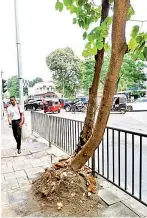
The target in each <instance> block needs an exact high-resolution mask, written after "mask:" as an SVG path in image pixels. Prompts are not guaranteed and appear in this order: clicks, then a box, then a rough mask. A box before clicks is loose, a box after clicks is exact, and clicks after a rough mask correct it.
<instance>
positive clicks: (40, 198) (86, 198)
mask: <svg viewBox="0 0 147 218" xmlns="http://www.w3.org/2000/svg"><path fill="white" fill-rule="evenodd" d="M69 161H70V159H67V160H60V161H59V162H58V163H56V164H54V165H53V166H52V167H51V168H50V169H46V170H45V172H44V173H43V174H41V176H40V177H39V178H38V179H37V180H36V181H34V183H33V186H32V192H33V195H34V197H35V200H37V202H38V204H39V207H40V208H41V211H42V212H43V211H44V212H45V214H46V216H50V217H55V216H56V217H67V216H72V217H100V216H101V214H102V212H103V211H104V209H105V208H106V205H105V204H104V203H103V202H102V201H101V200H100V199H99V197H98V184H96V180H95V178H94V177H93V176H92V175H91V172H90V170H89V168H87V167H83V168H82V169H81V170H80V171H78V172H74V171H72V169H71V168H70V167H69ZM47 214H48V215H47Z"/></svg>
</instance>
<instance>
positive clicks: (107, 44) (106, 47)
mask: <svg viewBox="0 0 147 218" xmlns="http://www.w3.org/2000/svg"><path fill="white" fill-rule="evenodd" d="M104 49H105V51H109V50H110V45H109V43H108V42H107V43H105V44H104Z"/></svg>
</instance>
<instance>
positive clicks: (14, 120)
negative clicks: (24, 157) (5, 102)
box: [7, 96, 24, 154]
mask: <svg viewBox="0 0 147 218" xmlns="http://www.w3.org/2000/svg"><path fill="white" fill-rule="evenodd" d="M7 114H8V123H9V125H12V130H13V136H14V138H15V140H16V143H17V150H18V154H20V153H21V128H22V125H23V123H24V113H23V110H22V108H21V106H20V105H19V104H17V102H16V99H15V96H11V97H10V106H9V107H8V109H7Z"/></svg>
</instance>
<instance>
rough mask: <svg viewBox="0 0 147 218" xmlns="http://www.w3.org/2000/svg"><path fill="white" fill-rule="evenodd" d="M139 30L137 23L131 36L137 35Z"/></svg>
mask: <svg viewBox="0 0 147 218" xmlns="http://www.w3.org/2000/svg"><path fill="white" fill-rule="evenodd" d="M138 32H139V26H138V25H136V26H134V27H133V29H132V33H131V37H133V38H135V37H136V36H137V34H138Z"/></svg>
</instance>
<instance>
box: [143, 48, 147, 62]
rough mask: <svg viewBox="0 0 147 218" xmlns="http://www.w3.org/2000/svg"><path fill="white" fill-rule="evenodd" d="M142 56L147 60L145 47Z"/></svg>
mask: <svg viewBox="0 0 147 218" xmlns="http://www.w3.org/2000/svg"><path fill="white" fill-rule="evenodd" d="M143 55H144V58H145V59H146V60H147V47H144V49H143Z"/></svg>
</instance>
